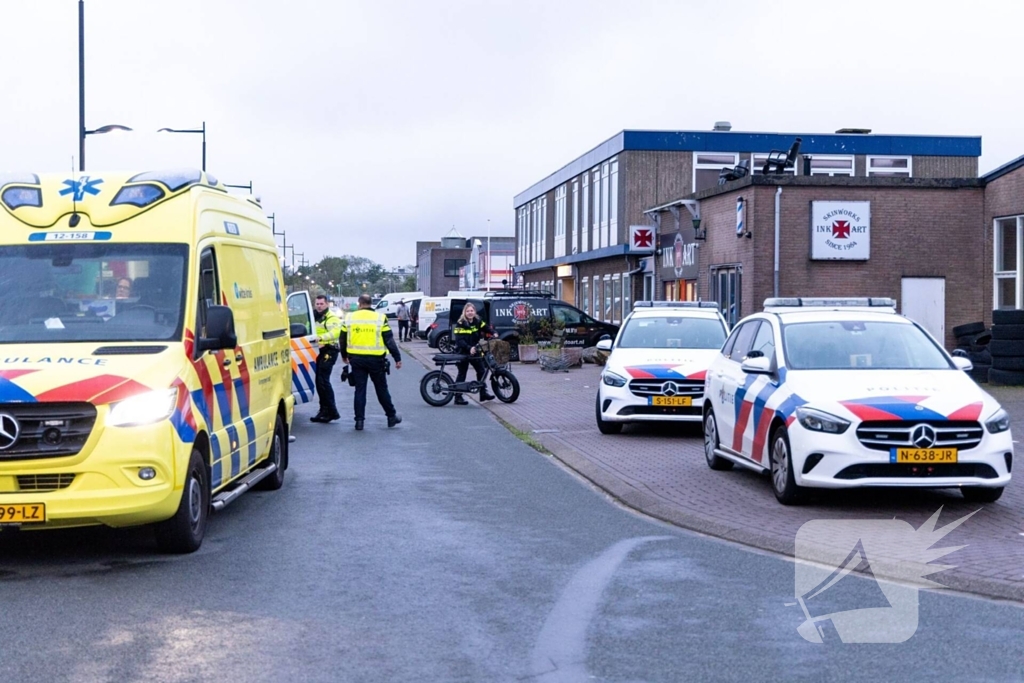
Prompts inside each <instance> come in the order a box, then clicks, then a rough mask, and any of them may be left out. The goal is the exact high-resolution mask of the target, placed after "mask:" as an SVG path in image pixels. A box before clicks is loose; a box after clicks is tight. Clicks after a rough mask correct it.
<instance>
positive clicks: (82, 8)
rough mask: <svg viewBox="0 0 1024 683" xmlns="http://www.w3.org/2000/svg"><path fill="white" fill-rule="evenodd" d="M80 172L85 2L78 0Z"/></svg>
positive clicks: (81, 163)
mask: <svg viewBox="0 0 1024 683" xmlns="http://www.w3.org/2000/svg"><path fill="white" fill-rule="evenodd" d="M78 170H79V171H84V170H85V0H78Z"/></svg>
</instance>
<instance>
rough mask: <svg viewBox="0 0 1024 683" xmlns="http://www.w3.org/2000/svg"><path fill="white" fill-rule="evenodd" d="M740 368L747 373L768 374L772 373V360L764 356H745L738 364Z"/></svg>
mask: <svg viewBox="0 0 1024 683" xmlns="http://www.w3.org/2000/svg"><path fill="white" fill-rule="evenodd" d="M740 369H741V370H743V372H745V373H747V374H749V375H770V374H772V361H771V359H769V358H765V357H764V356H760V357H758V358H747V359H746V360H744V361H743V363H742V364H741V365H740Z"/></svg>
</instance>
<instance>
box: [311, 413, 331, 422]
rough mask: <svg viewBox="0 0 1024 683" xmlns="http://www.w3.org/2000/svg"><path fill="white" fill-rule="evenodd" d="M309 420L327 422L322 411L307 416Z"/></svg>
mask: <svg viewBox="0 0 1024 683" xmlns="http://www.w3.org/2000/svg"><path fill="white" fill-rule="evenodd" d="M309 421H310V422H327V420H326V419H324V414H323V413H317V414H316V415H314V416H313V417H311V418H309Z"/></svg>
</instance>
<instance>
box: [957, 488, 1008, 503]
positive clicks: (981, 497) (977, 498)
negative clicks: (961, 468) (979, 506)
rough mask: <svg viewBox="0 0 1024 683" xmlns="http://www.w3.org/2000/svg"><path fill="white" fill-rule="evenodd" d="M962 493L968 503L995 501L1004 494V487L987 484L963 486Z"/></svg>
mask: <svg viewBox="0 0 1024 683" xmlns="http://www.w3.org/2000/svg"><path fill="white" fill-rule="evenodd" d="M960 495H962V496H963V497H964V500H966V501H967V502H968V503H994V502H996V501H997V500H999V498H1000V497H1001V496H1002V495H1003V488H1002V487H999V488H988V487H985V486H961V487H960Z"/></svg>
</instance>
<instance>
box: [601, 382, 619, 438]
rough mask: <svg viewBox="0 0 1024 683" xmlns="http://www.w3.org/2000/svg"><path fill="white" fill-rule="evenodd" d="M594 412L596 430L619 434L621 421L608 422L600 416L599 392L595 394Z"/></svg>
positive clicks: (603, 432)
mask: <svg viewBox="0 0 1024 683" xmlns="http://www.w3.org/2000/svg"><path fill="white" fill-rule="evenodd" d="M594 408H595V412H596V413H597V431H599V432H601V433H602V434H621V433H622V423H621V422H609V421H608V420H605V419H602V418H601V393H600V392H598V394H597V403H596V404H595V406H594Z"/></svg>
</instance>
